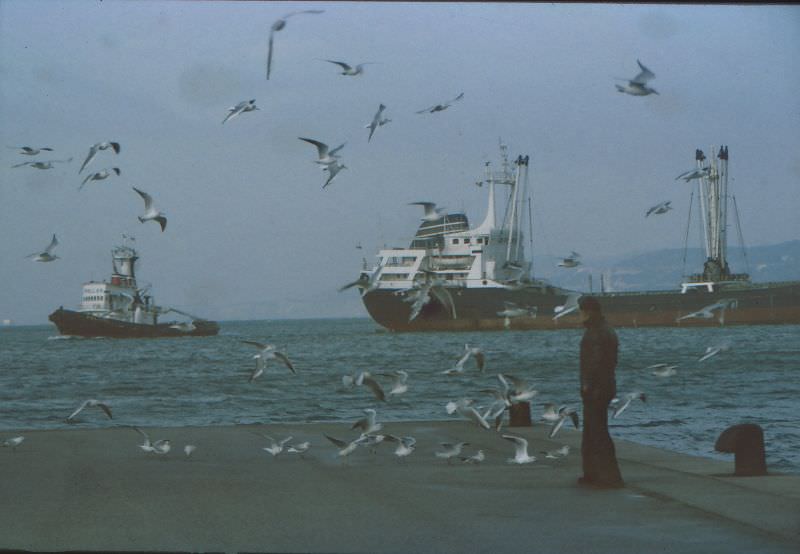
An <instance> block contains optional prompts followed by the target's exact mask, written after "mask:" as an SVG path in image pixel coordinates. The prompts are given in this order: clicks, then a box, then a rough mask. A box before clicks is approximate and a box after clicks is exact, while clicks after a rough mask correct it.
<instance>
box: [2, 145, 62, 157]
mask: <svg viewBox="0 0 800 554" xmlns="http://www.w3.org/2000/svg"><path fill="white" fill-rule="evenodd" d="M9 148H13V149H14V150H19V152H18V153H19V154H25V155H26V156H35V155H36V154H38V153H40V152H42V151H47V152H52V151H53V149H52V148H48V147H47V146H42V147H41V148H34V147H33V146H9Z"/></svg>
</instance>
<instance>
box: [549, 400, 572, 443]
mask: <svg viewBox="0 0 800 554" xmlns="http://www.w3.org/2000/svg"><path fill="white" fill-rule="evenodd" d="M567 418H569V419H571V420H572V424H573V425H574V426H575V429H577V428H578V427H579V426H580V418H579V417H578V412H577V411H576V410H575V408H570V407H568V406H561V407H560V408H558V410H556V405H555V404H551V403H547V404H545V405H544V413H543V414H542V419H544V420H545V421H549V422H551V423H552V424H553V426H552V427H551V428H550V433H549V434H548V435H547V436H548V438H551V439H552V438H553V437H555V436H556V433H558V431H559V429H561V427H562V426H563V425H564V422H565V421H567Z"/></svg>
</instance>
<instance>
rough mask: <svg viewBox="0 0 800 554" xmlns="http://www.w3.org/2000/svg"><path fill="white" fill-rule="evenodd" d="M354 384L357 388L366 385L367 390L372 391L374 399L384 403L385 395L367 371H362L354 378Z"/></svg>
mask: <svg viewBox="0 0 800 554" xmlns="http://www.w3.org/2000/svg"><path fill="white" fill-rule="evenodd" d="M355 384H356V385H357V386H359V387H360V386H362V385H366V386H367V387H368V388H369V390H371V391H372V394H374V395H375V398H377V399H378V400H380V401H381V402H386V393H384V392H383V388H381V386H380V384H379V383H378V382H377V381H376V380H375V379H373V377H372V374H371V373H370V372H369V371H362V372H361V373H359V374H358V377H356V381H355Z"/></svg>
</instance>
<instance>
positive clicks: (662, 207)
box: [644, 200, 672, 217]
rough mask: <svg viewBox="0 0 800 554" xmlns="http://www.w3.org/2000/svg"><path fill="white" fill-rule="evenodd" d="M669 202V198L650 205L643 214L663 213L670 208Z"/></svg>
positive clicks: (646, 215)
mask: <svg viewBox="0 0 800 554" xmlns="http://www.w3.org/2000/svg"><path fill="white" fill-rule="evenodd" d="M670 204H672V201H671V200H667V201H666V202H661V203H660V204H656V205H655V206H652V207H651V208H650V209H648V210H647V213H646V214H644V216H645V217H648V216H649V215H650V214H656V215H659V214H665V213H667V212H668V211H670V210H671V209H672V206H671V205H670Z"/></svg>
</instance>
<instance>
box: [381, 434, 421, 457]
mask: <svg viewBox="0 0 800 554" xmlns="http://www.w3.org/2000/svg"><path fill="white" fill-rule="evenodd" d="M384 440H386V441H389V442H396V443H397V448H395V449H394V455H395V456H397V457H398V458H405V457H406V456H409V455H411V453H412V452H414V450H415V449H416V448H417V439H415V438H414V437H396V436H394V435H385V437H384Z"/></svg>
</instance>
